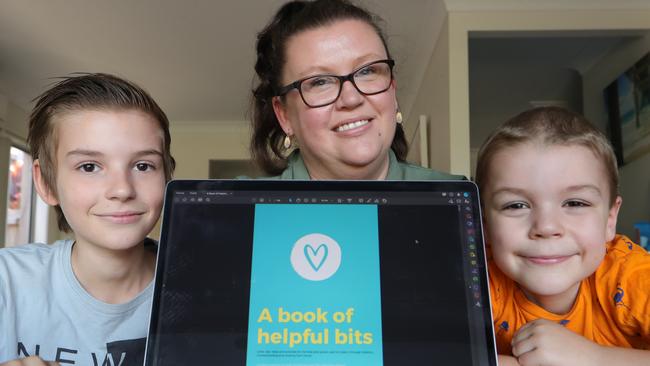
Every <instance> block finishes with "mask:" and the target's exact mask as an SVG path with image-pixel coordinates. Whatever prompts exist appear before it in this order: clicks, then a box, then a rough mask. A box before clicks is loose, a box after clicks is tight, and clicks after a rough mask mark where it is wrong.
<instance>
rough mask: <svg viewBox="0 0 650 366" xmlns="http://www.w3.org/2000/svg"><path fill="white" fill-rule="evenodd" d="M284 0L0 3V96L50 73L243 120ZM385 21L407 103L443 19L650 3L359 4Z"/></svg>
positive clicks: (28, 87) (179, 110)
mask: <svg viewBox="0 0 650 366" xmlns="http://www.w3.org/2000/svg"><path fill="white" fill-rule="evenodd" d="M284 1H285V0H184V1H183V0H137V1H133V0H112V1H104V0H0V94H4V95H5V96H6V97H8V98H9V99H10V100H12V101H13V102H15V103H17V104H18V105H19V106H21V107H22V108H24V109H25V110H29V109H30V108H31V100H32V99H33V98H35V97H36V96H38V95H39V94H40V93H41V92H42V91H43V90H45V89H46V88H47V86H48V85H49V84H51V83H52V82H54V80H52V79H51V78H53V77H57V76H65V75H68V74H70V73H73V72H108V73H114V74H117V75H120V76H123V77H125V78H128V79H130V80H133V81H135V82H137V83H139V84H140V85H142V86H143V87H145V88H146V89H147V90H149V91H150V93H151V94H152V95H153V96H154V98H155V99H156V100H157V101H158V102H159V103H160V105H161V106H162V107H163V109H164V110H165V111H166V112H167V114H168V115H169V117H170V119H171V120H172V121H175V122H181V121H201V122H202V121H244V120H246V119H247V114H246V113H247V109H248V101H249V95H250V90H251V87H252V85H253V74H254V72H253V63H254V53H253V50H254V43H255V35H256V33H257V32H258V31H259V30H261V29H262V28H263V27H264V25H265V24H266V22H267V21H268V20H269V18H270V17H271V15H272V14H273V12H274V11H275V10H276V9H277V8H278V7H279V5H280V4H282V3H284ZM358 2H359V3H361V4H362V5H364V6H366V7H367V8H369V9H371V10H372V11H374V12H375V13H377V14H378V15H380V16H381V17H382V18H384V20H385V21H386V24H385V27H384V28H385V29H386V31H387V34H388V37H389V43H390V46H391V51H392V52H393V54H394V58H395V59H396V60H397V64H398V66H397V78H398V97H399V98H400V102H401V103H402V104H403V105H405V106H406V107H408V106H410V105H411V104H412V101H413V99H414V97H415V95H416V93H417V89H418V88H419V86H420V79H421V75H423V73H424V69H425V67H426V64H427V62H428V58H429V55H430V54H431V52H432V49H433V46H434V44H435V42H436V40H437V34H438V31H439V29H440V28H441V26H442V23H443V21H444V19H445V17H446V8H448V9H451V10H458V11H467V10H471V9H478V10H481V11H484V10H485V9H495V10H504V9H519V8H525V9H530V8H540V9H548V8H549V7H550V8H560V9H565V8H572V7H573V8H608V7H611V6H612V4H615V7H616V8H620V9H625V8H648V7H649V6H650V0H617V1H613V0H489V1H488V0H402V1H399V0H360V1H358Z"/></svg>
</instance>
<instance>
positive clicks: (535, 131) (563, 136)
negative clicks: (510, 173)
mask: <svg viewBox="0 0 650 366" xmlns="http://www.w3.org/2000/svg"><path fill="white" fill-rule="evenodd" d="M527 142H538V143H541V144H543V145H547V146H548V145H564V146H571V145H573V146H575V145H577V146H584V147H586V148H588V149H589V150H591V151H592V152H593V153H594V154H595V156H596V158H597V159H598V161H599V162H600V163H602V164H603V166H604V168H605V171H606V173H607V179H608V183H609V195H610V197H609V199H610V201H609V203H610V207H611V205H613V204H614V202H615V201H616V197H618V195H619V193H618V166H617V163H616V155H615V154H614V150H613V149H612V147H611V145H610V144H609V141H608V140H607V138H606V137H605V135H603V133H602V132H600V131H599V130H598V129H597V128H596V127H594V126H593V125H592V124H591V123H590V122H589V121H588V120H587V119H586V118H584V117H583V116H581V115H579V114H577V113H574V112H571V111H569V110H568V109H565V108H560V107H539V108H534V109H531V110H528V111H525V112H523V113H520V114H518V115H517V116H515V117H513V118H511V119H509V120H508V121H506V122H505V123H504V124H502V125H501V126H500V127H498V128H497V129H496V130H495V131H494V132H493V133H492V134H491V135H490V136H489V137H488V138H487V140H486V141H485V142H484V143H483V146H481V149H480V150H479V153H478V159H477V163H476V179H475V180H476V184H477V185H478V187H479V190H480V191H484V190H485V187H486V186H487V182H488V181H489V180H490V177H489V169H490V164H491V162H492V158H493V157H494V155H495V154H496V153H498V152H499V151H501V150H503V149H504V148H507V147H511V146H515V145H519V144H523V143H527ZM496 169H498V167H496Z"/></svg>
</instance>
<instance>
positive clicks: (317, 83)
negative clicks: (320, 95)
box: [309, 77, 334, 88]
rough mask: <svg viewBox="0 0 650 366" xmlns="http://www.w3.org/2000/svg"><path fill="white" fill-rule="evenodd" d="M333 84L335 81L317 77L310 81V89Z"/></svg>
mask: <svg viewBox="0 0 650 366" xmlns="http://www.w3.org/2000/svg"><path fill="white" fill-rule="evenodd" d="M332 84H334V81H333V79H332V78H327V77H315V78H313V79H310V80H309V88H319V87H324V86H329V85H332Z"/></svg>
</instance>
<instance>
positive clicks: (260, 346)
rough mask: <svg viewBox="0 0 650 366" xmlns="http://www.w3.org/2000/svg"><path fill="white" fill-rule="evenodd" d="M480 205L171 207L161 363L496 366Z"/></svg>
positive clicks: (155, 322) (366, 201)
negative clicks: (492, 363) (493, 363)
mask: <svg viewBox="0 0 650 366" xmlns="http://www.w3.org/2000/svg"><path fill="white" fill-rule="evenodd" d="M475 194H476V193H475V191H470V190H446V191H440V192H430V191H428V192H401V191H386V192H381V191H363V192H361V191H360V192H354V191H348V192H338V191H322V190H319V191H292V190H286V191H261V190H260V191H255V190H249V191H235V190H227V189H225V190H218V189H217V190H209V189H208V190H179V191H175V192H172V193H171V194H168V196H167V198H166V203H165V205H166V208H165V223H164V228H163V235H162V240H161V251H163V252H161V254H160V255H159V264H158V265H159V268H158V271H157V275H156V276H157V279H156V293H155V299H154V309H153V313H152V324H151V332H152V334H151V335H150V339H149V342H150V344H149V345H148V350H147V364H148V365H176V364H181V363H184V364H193V365H218V364H228V365H267V364H268V365H272V364H276V365H278V364H285V365H292V364H295V365H298V364H300V365H335V364H336V365H379V364H383V365H404V364H405V362H407V363H408V364H409V365H431V364H435V365H472V366H474V365H490V364H491V363H490V362H493V361H491V360H493V358H494V346H493V334H492V330H491V329H492V328H491V319H490V314H489V311H490V310H489V309H490V306H489V298H488V290H487V278H486V271H485V259H484V254H483V244H482V243H483V242H482V233H481V227H480V214H479V207H478V199H477V197H475ZM163 253H164V254H163ZM337 316H338V318H337Z"/></svg>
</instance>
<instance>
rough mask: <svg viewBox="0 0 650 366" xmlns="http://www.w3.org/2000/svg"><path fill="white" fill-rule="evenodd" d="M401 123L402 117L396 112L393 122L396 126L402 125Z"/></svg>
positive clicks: (400, 113)
mask: <svg viewBox="0 0 650 366" xmlns="http://www.w3.org/2000/svg"><path fill="white" fill-rule="evenodd" d="M402 121H404V119H403V117H402V112H400V111H397V113H395V122H397V123H398V124H402Z"/></svg>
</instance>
